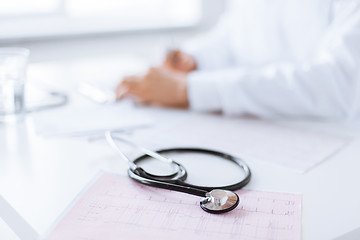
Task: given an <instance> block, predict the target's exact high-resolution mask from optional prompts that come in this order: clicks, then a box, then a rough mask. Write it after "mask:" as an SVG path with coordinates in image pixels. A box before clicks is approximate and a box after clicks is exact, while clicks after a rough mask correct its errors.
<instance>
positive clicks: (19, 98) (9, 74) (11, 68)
mask: <svg viewBox="0 0 360 240" xmlns="http://www.w3.org/2000/svg"><path fill="white" fill-rule="evenodd" d="M29 53H30V51H29V50H28V49H26V48H17V47H6V48H0V124H1V123H8V122H18V121H21V120H22V119H23V115H24V112H25V109H24V84H25V81H26V70H27V62H28V57H29Z"/></svg>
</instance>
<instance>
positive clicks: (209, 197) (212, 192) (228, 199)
mask: <svg viewBox="0 0 360 240" xmlns="http://www.w3.org/2000/svg"><path fill="white" fill-rule="evenodd" d="M105 137H106V140H107V142H108V143H109V144H110V145H111V146H112V147H113V148H114V149H115V150H116V151H117V152H118V153H119V155H120V156H121V158H122V159H123V160H125V161H126V162H127V163H128V164H129V169H128V175H129V177H130V178H131V179H133V180H135V181H137V182H139V183H142V184H145V185H149V186H153V187H158V188H163V189H168V190H174V191H179V192H184V193H188V194H192V195H196V196H200V197H202V199H201V200H200V207H201V208H202V209H203V210H204V211H206V212H209V213H225V212H228V211H231V210H233V209H235V208H236V207H237V206H238V205H239V202H240V198H239V196H238V195H237V194H236V193H234V192H232V191H234V190H238V189H240V188H242V187H244V186H245V185H246V184H248V183H249V181H250V178H251V172H250V169H249V167H248V166H247V164H246V163H245V162H244V161H243V160H241V159H240V158H237V157H234V156H232V155H229V154H226V153H222V152H218V151H213V150H209V149H203V148H169V149H163V150H159V151H156V152H154V151H151V150H149V149H146V148H144V147H141V146H139V145H137V144H135V143H134V142H132V141H130V140H129V139H126V138H124V137H120V136H114V134H113V133H112V132H110V131H107V132H106V133H105ZM115 140H117V141H121V142H124V143H126V144H128V145H130V146H132V147H134V148H136V149H138V150H139V151H141V152H142V153H143V155H142V156H140V157H137V158H136V159H135V160H133V161H131V160H130V159H129V158H128V157H127V156H126V155H125V154H124V153H123V152H122V151H121V150H120V149H119V147H118V145H117V144H116V141H115ZM184 152H191V153H201V154H210V155H214V156H217V157H220V158H223V159H224V160H228V161H231V162H233V163H235V164H236V165H237V166H238V167H239V168H241V169H242V171H243V172H244V174H245V177H244V178H243V179H241V180H240V181H239V182H237V183H234V184H231V185H227V186H221V187H209V186H206V187H205V186H197V185H192V184H189V183H186V182H185V180H186V177H187V171H186V169H185V167H184V166H182V165H181V164H179V163H178V162H175V161H174V160H172V159H170V158H167V157H165V156H163V155H161V154H165V153H166V154H167V153H184ZM149 157H152V158H154V159H157V160H160V161H163V162H166V163H168V164H170V165H171V166H172V168H173V173H171V174H167V175H156V174H151V173H149V172H147V171H145V170H144V169H143V168H141V167H139V166H138V165H137V164H138V163H140V162H141V161H145V160H146V159H149Z"/></svg>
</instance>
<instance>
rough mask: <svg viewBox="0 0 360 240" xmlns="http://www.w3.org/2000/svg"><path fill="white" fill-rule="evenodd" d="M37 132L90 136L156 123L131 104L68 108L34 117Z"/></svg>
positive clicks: (42, 133)
mask: <svg viewBox="0 0 360 240" xmlns="http://www.w3.org/2000/svg"><path fill="white" fill-rule="evenodd" d="M32 118H33V121H34V124H35V129H36V132H37V133H38V134H40V135H44V136H88V135H92V134H99V133H100V134H101V133H103V132H104V131H106V130H117V131H121V130H125V131H126V130H132V129H136V128H141V127H146V126H149V125H150V124H151V123H152V121H151V119H150V118H149V117H148V116H147V115H144V114H141V113H139V112H138V111H136V109H135V108H134V107H133V106H131V105H130V104H127V103H124V104H121V103H120V104H114V105H89V106H81V107H80V106H77V107H74V106H67V107H64V108H58V109H54V110H51V111H44V112H41V113H40V112H39V113H36V114H33V115H32Z"/></svg>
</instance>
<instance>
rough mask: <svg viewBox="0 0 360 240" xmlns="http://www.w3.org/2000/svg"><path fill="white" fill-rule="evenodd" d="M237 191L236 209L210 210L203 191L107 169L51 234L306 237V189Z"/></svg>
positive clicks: (50, 237) (50, 238)
mask: <svg viewBox="0 0 360 240" xmlns="http://www.w3.org/2000/svg"><path fill="white" fill-rule="evenodd" d="M237 193H238V194H239V196H240V198H241V203H240V204H239V206H238V207H237V208H236V209H235V210H233V211H231V212H229V213H226V214H219V215H217V214H209V213H206V212H205V211H203V210H201V208H200V206H199V197H197V196H192V195H188V194H184V193H179V192H173V191H168V190H163V189H158V188H154V187H149V186H144V185H141V184H139V183H136V182H134V181H132V180H130V179H129V178H127V177H124V176H117V175H113V174H110V173H104V174H102V175H101V176H100V177H99V178H98V179H97V180H96V182H95V183H94V184H93V185H92V186H90V188H89V189H88V190H87V191H86V192H85V193H84V194H83V196H81V197H80V199H78V200H77V201H76V202H75V203H74V204H73V206H72V207H71V209H69V211H68V212H67V213H66V214H65V215H64V216H63V218H62V219H60V220H59V222H58V223H57V225H55V227H54V228H53V229H52V230H51V231H50V233H49V234H47V235H46V236H45V239H47V240H64V239H67V240H72V239H74V240H75V239H87V240H100V239H101V240H102V239H106V240H118V239H175V240H176V239H179V240H180V239H181V240H183V239H199V240H201V239H203V240H205V239H206V240H212V239H214V240H215V239H216V240H218V239H242V240H251V239H292V240H297V239H301V195H299V194H287V193H272V192H258V191H248V190H243V191H237Z"/></svg>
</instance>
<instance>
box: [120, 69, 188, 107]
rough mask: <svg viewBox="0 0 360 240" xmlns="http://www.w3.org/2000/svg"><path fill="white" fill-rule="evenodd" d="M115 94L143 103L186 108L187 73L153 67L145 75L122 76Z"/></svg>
mask: <svg viewBox="0 0 360 240" xmlns="http://www.w3.org/2000/svg"><path fill="white" fill-rule="evenodd" d="M116 96H117V99H122V98H124V97H126V96H133V97H135V99H136V100H138V101H140V102H141V103H143V104H155V105H161V106H167V107H178V108H187V107H188V106H189V101H188V97H187V74H185V73H183V72H174V71H171V70H169V69H167V68H164V67H153V68H150V69H149V70H148V72H147V73H146V74H145V75H133V76H128V77H124V79H123V80H122V81H121V82H120V83H119V85H118V86H117V88H116Z"/></svg>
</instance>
